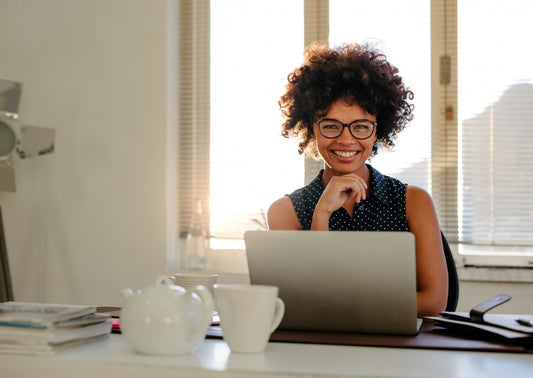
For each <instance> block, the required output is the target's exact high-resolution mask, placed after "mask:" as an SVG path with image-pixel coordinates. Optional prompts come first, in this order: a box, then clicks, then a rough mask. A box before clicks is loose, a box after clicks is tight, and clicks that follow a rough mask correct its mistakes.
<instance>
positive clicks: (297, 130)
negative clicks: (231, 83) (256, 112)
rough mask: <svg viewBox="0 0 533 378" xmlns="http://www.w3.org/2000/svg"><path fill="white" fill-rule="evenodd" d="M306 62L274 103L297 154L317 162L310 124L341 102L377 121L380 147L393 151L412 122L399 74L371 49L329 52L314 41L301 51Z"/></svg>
mask: <svg viewBox="0 0 533 378" xmlns="http://www.w3.org/2000/svg"><path fill="white" fill-rule="evenodd" d="M304 57H305V60H304V63H303V64H302V66H301V67H299V68H296V69H295V70H294V71H293V72H291V73H290V74H289V76H288V78H287V80H288V83H287V85H286V92H285V94H284V95H283V96H281V98H280V100H279V101H278V104H279V106H280V109H281V112H282V114H283V117H284V119H285V121H284V122H283V125H282V132H281V134H282V135H283V136H284V137H286V138H289V137H297V138H299V144H298V147H299V148H298V152H299V153H300V154H302V153H303V152H304V151H306V152H308V153H309V154H310V155H311V156H313V157H314V158H315V159H319V155H318V151H317V147H316V140H315V138H314V135H313V123H314V122H316V121H317V120H318V119H320V118H321V117H323V116H324V115H325V114H326V113H327V112H328V110H329V108H330V107H331V105H332V104H333V103H334V102H335V101H337V100H339V99H342V100H343V101H345V102H346V103H347V104H351V105H354V104H357V105H359V106H360V107H362V108H363V109H364V110H365V111H367V112H368V113H370V114H372V115H375V116H376V120H377V124H378V126H377V141H376V143H375V144H374V147H373V149H372V153H371V156H375V155H376V154H377V152H378V147H379V146H380V145H381V146H383V147H384V148H387V149H392V148H393V147H394V140H395V139H396V136H397V134H398V133H399V132H401V131H402V130H403V129H404V128H405V126H406V125H407V124H408V123H409V122H410V121H411V120H412V119H413V109H414V105H413V104H410V103H409V102H408V100H412V99H413V98H414V94H413V92H412V91H411V90H410V89H409V88H407V87H406V86H405V85H404V83H403V80H402V78H401V76H399V74H398V72H399V71H398V69H397V68H396V67H394V66H393V65H391V64H390V63H389V62H388V61H387V60H386V57H385V55H383V53H381V52H380V51H379V50H378V49H377V48H375V47H373V46H372V45H370V44H362V45H359V44H353V45H352V44H344V45H341V46H338V47H334V48H330V47H328V45H327V44H325V43H320V42H315V43H313V44H311V45H309V46H308V47H307V48H306V49H305V51H304Z"/></svg>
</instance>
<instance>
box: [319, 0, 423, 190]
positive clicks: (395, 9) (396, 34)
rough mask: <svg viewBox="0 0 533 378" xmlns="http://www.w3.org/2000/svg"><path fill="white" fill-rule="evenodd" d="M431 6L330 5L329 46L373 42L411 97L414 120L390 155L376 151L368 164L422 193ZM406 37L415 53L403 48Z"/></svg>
mask: <svg viewBox="0 0 533 378" xmlns="http://www.w3.org/2000/svg"><path fill="white" fill-rule="evenodd" d="M429 5H430V3H429V1H428V0H413V1H409V6H408V7H406V6H405V2H403V1H397V0H377V1H353V0H330V1H329V15H330V21H329V30H330V35H329V39H330V44H332V45H335V44H340V43H343V42H358V43H360V42H364V41H368V42H372V43H375V44H377V45H378V46H379V47H380V48H381V50H382V51H383V52H384V54H385V55H386V56H387V59H388V60H389V61H390V62H391V63H392V64H393V65H395V66H396V67H397V68H398V69H399V70H400V74H401V75H402V77H403V79H404V81H405V83H406V84H407V86H409V87H410V88H411V90H412V91H413V92H414V94H415V98H414V105H415V111H414V114H415V119H414V120H413V122H411V123H410V126H409V127H407V128H406V129H405V130H404V131H402V132H401V133H400V135H399V136H398V141H397V143H396V147H395V149H394V152H389V151H380V152H379V153H378V155H377V156H376V157H375V158H374V159H373V160H372V162H371V164H372V165H373V166H374V167H375V168H377V169H378V170H379V171H380V172H382V173H384V174H387V175H391V176H393V177H396V178H398V179H400V180H402V181H403V182H406V183H408V184H411V185H416V186H420V187H422V188H425V189H429V186H430V177H429V161H430V158H431V87H430V83H431V54H430V22H429V20H430V7H429ZM385 9H386V10H387V11H386V12H385V11H384V10H385ZM378 14H379V22H377V18H376V17H375V15H378ZM406 39H407V40H408V41H409V45H410V46H416V49H413V48H406V44H405V41H406Z"/></svg>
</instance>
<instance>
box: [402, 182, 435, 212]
mask: <svg viewBox="0 0 533 378" xmlns="http://www.w3.org/2000/svg"><path fill="white" fill-rule="evenodd" d="M405 198H406V202H407V206H408V207H414V206H419V205H426V206H427V205H431V206H433V200H432V199H431V196H430V195H429V193H428V192H427V191H425V190H424V189H422V188H420V187H418V186H413V185H407V187H406V190H405Z"/></svg>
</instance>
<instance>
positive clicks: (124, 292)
mask: <svg viewBox="0 0 533 378" xmlns="http://www.w3.org/2000/svg"><path fill="white" fill-rule="evenodd" d="M120 293H121V294H122V299H124V300H125V301H126V300H128V299H129V298H131V296H132V295H133V290H131V289H122V291H121V292H120Z"/></svg>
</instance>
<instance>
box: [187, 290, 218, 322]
mask: <svg viewBox="0 0 533 378" xmlns="http://www.w3.org/2000/svg"><path fill="white" fill-rule="evenodd" d="M192 293H196V294H198V295H199V296H200V299H201V300H202V303H203V305H204V313H203V319H202V323H201V325H202V327H203V326H205V327H206V329H207V327H209V326H210V325H211V322H212V321H213V311H214V309H215V305H214V301H213V296H212V295H211V293H210V292H209V289H207V288H206V287H205V286H203V285H197V286H194V287H193V288H192V290H191V295H192Z"/></svg>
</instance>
